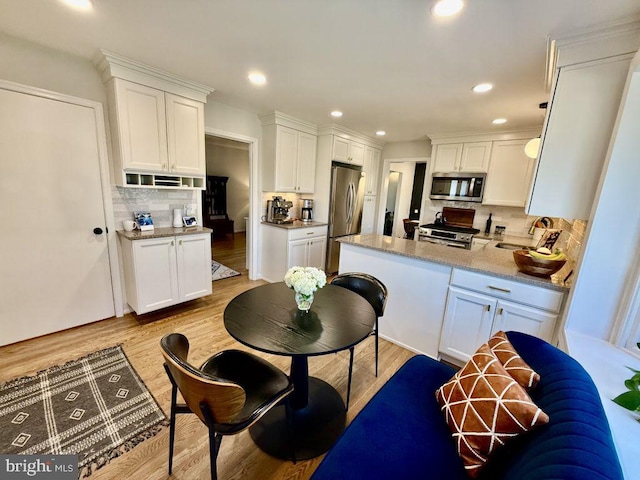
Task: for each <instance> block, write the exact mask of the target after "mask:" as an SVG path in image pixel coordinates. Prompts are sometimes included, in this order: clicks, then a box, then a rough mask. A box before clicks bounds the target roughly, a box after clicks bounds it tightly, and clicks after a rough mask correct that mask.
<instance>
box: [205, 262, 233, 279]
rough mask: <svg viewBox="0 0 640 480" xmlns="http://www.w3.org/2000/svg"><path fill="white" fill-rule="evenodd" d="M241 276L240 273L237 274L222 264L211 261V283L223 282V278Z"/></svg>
mask: <svg viewBox="0 0 640 480" xmlns="http://www.w3.org/2000/svg"><path fill="white" fill-rule="evenodd" d="M236 275H240V272H236V271H235V270H232V269H231V268H229V267H226V266H224V265H222V264H221V263H218V262H215V261H213V260H211V281H212V282H215V281H216V280H221V279H223V278H229V277H235V276H236Z"/></svg>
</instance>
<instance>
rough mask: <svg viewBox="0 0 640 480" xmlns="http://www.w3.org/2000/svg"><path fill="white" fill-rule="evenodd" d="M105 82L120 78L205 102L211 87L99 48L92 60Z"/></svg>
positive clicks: (211, 89) (211, 90)
mask: <svg viewBox="0 0 640 480" xmlns="http://www.w3.org/2000/svg"><path fill="white" fill-rule="evenodd" d="M93 63H94V64H95V65H96V67H97V68H98V70H99V71H100V73H101V74H102V81H103V82H104V83H105V84H106V83H108V82H109V81H111V79H112V78H121V79H123V80H128V81H130V82H134V83H139V84H141V85H146V86H149V87H153V88H157V89H159V90H163V91H165V92H169V93H173V94H176V95H180V96H183V97H186V98H190V99H192V100H196V101H198V102H202V103H206V102H207V95H209V94H210V93H211V92H213V91H214V89H213V88H212V87H209V86H207V85H203V84H201V83H197V82H193V81H191V80H188V79H186V78H183V77H179V76H177V75H174V74H172V73H169V72H165V71H163V70H160V69H157V68H154V67H150V66H148V65H145V64H143V63H140V62H137V61H135V60H132V59H130V58H126V57H123V56H122V55H118V54H117V53H113V52H110V51H108V50H100V52H99V53H98V54H97V55H96V57H95V59H94V62H93Z"/></svg>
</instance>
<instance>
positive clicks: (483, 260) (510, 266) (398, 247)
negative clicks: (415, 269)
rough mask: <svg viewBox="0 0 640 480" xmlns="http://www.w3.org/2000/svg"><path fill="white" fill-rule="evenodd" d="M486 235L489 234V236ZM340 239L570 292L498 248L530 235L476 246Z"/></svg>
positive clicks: (359, 237) (523, 241)
mask: <svg viewBox="0 0 640 480" xmlns="http://www.w3.org/2000/svg"><path fill="white" fill-rule="evenodd" d="M487 239H489V238H488V237H487ZM518 240H519V241H518ZM527 240H528V241H527ZM338 241H340V242H342V243H345V244H350V245H357V246H360V247H365V248H371V249H373V250H379V251H381V252H387V253H395V254H397V255H401V256H403V257H409V258H415V259H418V260H427V261H429V262H433V263H440V264H444V265H450V266H452V267H459V268H463V269H465V270H471V271H475V272H479V273H488V274H491V275H495V276H497V277H502V278H505V279H509V280H516V281H519V282H523V283H528V284H530V285H536V286H540V287H545V288H550V289H552V290H557V291H561V292H567V291H568V290H569V287H568V286H566V285H564V283H563V282H562V279H559V278H554V276H552V277H551V278H544V277H534V276H532V275H527V274H525V273H521V272H519V271H518V269H517V267H516V264H515V262H514V261H513V251H512V250H506V249H502V248H495V245H496V244H497V243H498V242H499V241H500V242H510V243H518V244H530V243H531V239H527V238H520V237H511V236H507V237H505V238H500V239H499V240H494V239H490V241H489V243H488V244H487V245H485V246H484V247H481V248H478V249H474V250H465V249H462V248H453V247H448V246H446V245H438V244H434V243H429V242H417V241H415V240H405V239H403V238H394V237H386V236H382V235H377V234H368V235H352V236H349V237H343V238H341V239H340V240H338Z"/></svg>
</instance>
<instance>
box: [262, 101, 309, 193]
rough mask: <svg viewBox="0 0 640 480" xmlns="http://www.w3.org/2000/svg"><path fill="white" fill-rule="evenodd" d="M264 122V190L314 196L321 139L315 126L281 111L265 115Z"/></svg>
mask: <svg viewBox="0 0 640 480" xmlns="http://www.w3.org/2000/svg"><path fill="white" fill-rule="evenodd" d="M261 120H262V124H263V127H262V141H263V177H262V190H263V191H266V192H293V193H313V192H314V191H315V173H316V154H317V149H318V136H317V135H316V134H314V133H312V132H314V131H316V127H313V126H310V125H309V124H305V123H303V122H299V121H298V120H296V119H293V118H292V117H288V116H285V115H284V114H281V113H279V112H276V113H275V114H269V115H263V116H261ZM295 127H298V128H295Z"/></svg>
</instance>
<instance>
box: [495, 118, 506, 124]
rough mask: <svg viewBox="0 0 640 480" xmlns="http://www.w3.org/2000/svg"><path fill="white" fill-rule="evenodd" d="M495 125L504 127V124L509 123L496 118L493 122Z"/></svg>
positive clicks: (503, 119) (504, 119)
mask: <svg viewBox="0 0 640 480" xmlns="http://www.w3.org/2000/svg"><path fill="white" fill-rule="evenodd" d="M491 123H493V124H494V125H502V124H503V123H507V119H506V118H496V119H495V120H494V121H493V122H491Z"/></svg>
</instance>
